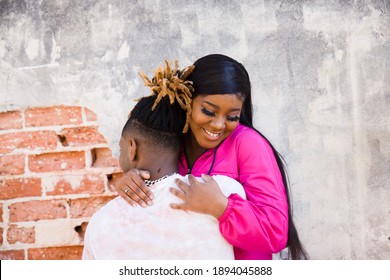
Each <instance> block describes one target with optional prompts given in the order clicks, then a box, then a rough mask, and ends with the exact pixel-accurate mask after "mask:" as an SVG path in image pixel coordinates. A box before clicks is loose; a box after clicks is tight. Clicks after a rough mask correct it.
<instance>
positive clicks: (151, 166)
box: [144, 154, 178, 181]
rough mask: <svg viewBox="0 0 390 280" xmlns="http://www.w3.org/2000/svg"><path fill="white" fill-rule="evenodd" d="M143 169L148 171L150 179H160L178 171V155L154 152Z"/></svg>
mask: <svg viewBox="0 0 390 280" xmlns="http://www.w3.org/2000/svg"><path fill="white" fill-rule="evenodd" d="M144 169H145V170H147V171H149V173H150V178H149V180H150V181H154V180H157V179H160V178H161V177H163V176H165V175H171V174H173V173H175V172H177V171H178V156H177V155H172V154H169V155H161V154H160V155H159V154H156V155H155V156H153V157H152V158H150V159H148V162H146V164H145V168H144Z"/></svg>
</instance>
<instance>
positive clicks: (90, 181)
mask: <svg viewBox="0 0 390 280" xmlns="http://www.w3.org/2000/svg"><path fill="white" fill-rule="evenodd" d="M51 181H52V182H53V181H54V182H53V184H54V186H48V188H50V190H49V191H47V194H48V195H62V194H83V193H85V194H100V193H103V192H104V191H105V189H104V176H103V175H100V174H87V175H69V176H64V177H60V178H57V181H56V180H55V178H53V179H51Z"/></svg>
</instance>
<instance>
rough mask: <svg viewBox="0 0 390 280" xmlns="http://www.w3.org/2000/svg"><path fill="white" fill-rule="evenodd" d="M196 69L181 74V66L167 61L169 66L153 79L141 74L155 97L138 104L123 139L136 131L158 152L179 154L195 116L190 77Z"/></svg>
mask: <svg viewBox="0 0 390 280" xmlns="http://www.w3.org/2000/svg"><path fill="white" fill-rule="evenodd" d="M193 69H194V66H190V67H187V68H185V69H184V70H182V71H179V64H178V62H177V61H175V64H174V67H172V63H171V62H168V61H165V65H163V66H160V67H159V68H158V69H157V70H156V71H154V77H153V78H152V79H149V78H148V77H147V76H146V74H145V73H144V72H142V71H140V72H139V75H140V76H141V78H142V80H143V81H144V84H145V86H148V87H149V88H150V92H151V95H150V96H147V97H143V98H141V99H140V100H138V103H137V104H136V105H135V107H134V108H133V110H132V111H131V112H130V114H129V119H128V120H127V122H126V124H125V126H124V128H123V130H122V136H123V137H126V136H127V135H129V133H130V131H132V132H134V130H136V132H137V133H139V134H140V135H141V136H143V138H144V139H145V141H146V142H148V143H149V144H152V145H154V146H155V147H158V148H170V149H172V150H178V149H179V147H180V142H181V138H182V133H183V132H185V131H186V129H187V128H188V115H189V114H190V113H191V111H190V109H191V108H190V107H191V95H192V91H193V87H192V82H190V81H187V80H186V78H187V76H188V75H189V74H190V73H191V72H192V71H193Z"/></svg>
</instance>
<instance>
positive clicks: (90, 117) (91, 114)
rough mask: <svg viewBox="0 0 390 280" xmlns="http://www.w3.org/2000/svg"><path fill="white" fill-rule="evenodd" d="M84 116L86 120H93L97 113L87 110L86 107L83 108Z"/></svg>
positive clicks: (95, 118) (95, 119)
mask: <svg viewBox="0 0 390 280" xmlns="http://www.w3.org/2000/svg"><path fill="white" fill-rule="evenodd" d="M84 112H85V117H86V119H87V122H94V121H97V115H96V114H95V113H94V112H92V111H91V110H89V109H88V108H84Z"/></svg>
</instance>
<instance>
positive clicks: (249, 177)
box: [179, 124, 288, 260]
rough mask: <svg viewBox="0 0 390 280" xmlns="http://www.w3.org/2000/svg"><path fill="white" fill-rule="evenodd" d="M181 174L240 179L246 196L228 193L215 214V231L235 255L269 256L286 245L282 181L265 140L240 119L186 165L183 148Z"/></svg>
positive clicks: (267, 257)
mask: <svg viewBox="0 0 390 280" xmlns="http://www.w3.org/2000/svg"><path fill="white" fill-rule="evenodd" d="M179 173H180V174H182V175H185V174H187V173H191V174H193V175H194V176H201V174H202V173H203V174H210V175H216V174H220V175H226V176H229V177H231V178H233V179H235V180H237V181H239V182H240V183H241V184H242V185H243V186H244V189H245V192H246V195H247V199H248V200H244V199H242V198H241V197H240V196H238V195H236V194H231V195H230V196H229V202H228V206H227V208H226V210H225V212H224V214H223V215H222V216H221V217H220V218H219V219H218V220H219V230H220V232H221V234H222V235H223V236H224V237H225V239H226V240H227V241H228V242H229V243H230V244H232V245H233V246H234V253H235V259H237V260H249V259H252V260H254V259H259V260H262V259H263V260H266V259H272V253H276V252H279V251H281V250H282V249H284V248H285V247H286V243H287V233H288V206H287V198H286V192H285V189H284V185H283V180H282V177H281V174H280V171H279V168H278V165H277V162H276V160H275V157H274V155H273V152H272V149H271V147H270V146H269V144H268V143H267V141H266V140H265V139H264V138H263V137H262V136H261V135H259V134H258V133H257V132H256V131H255V130H253V129H251V128H249V127H246V126H244V125H241V124H239V125H238V126H237V128H236V129H235V130H234V131H233V133H232V134H231V135H229V137H227V138H226V139H225V140H224V141H223V142H222V143H221V144H220V145H219V146H218V147H216V148H214V149H209V150H207V151H206V152H204V153H203V154H202V155H201V156H200V157H199V158H198V159H197V160H196V161H195V163H194V166H193V168H192V170H188V166H187V162H186V158H185V155H184V153H183V152H182V153H181V155H180V160H179Z"/></svg>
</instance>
